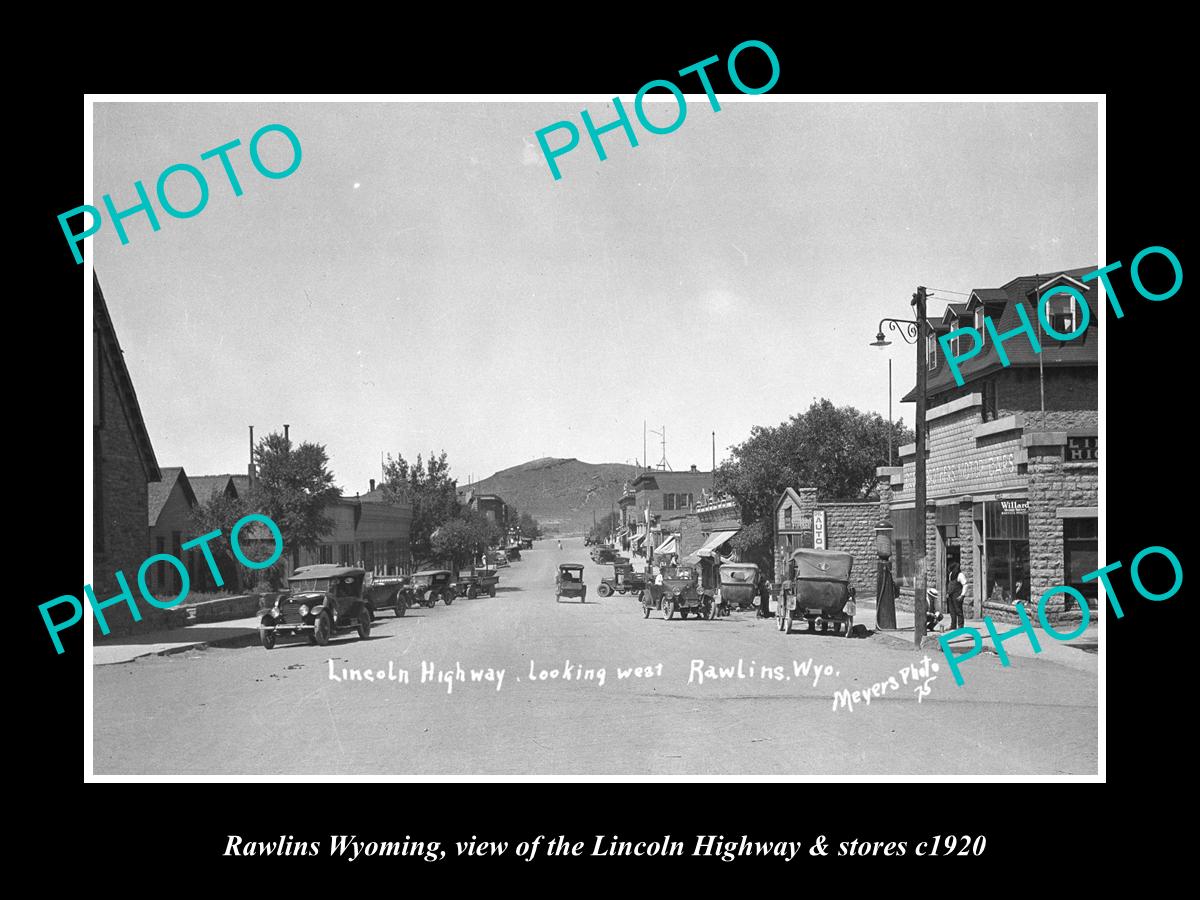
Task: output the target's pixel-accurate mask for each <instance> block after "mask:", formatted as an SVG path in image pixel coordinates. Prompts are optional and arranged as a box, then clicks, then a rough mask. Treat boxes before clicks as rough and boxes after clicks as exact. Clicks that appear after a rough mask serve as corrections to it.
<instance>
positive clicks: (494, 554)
mask: <svg viewBox="0 0 1200 900" xmlns="http://www.w3.org/2000/svg"><path fill="white" fill-rule="evenodd" d="M487 561H488V565H491V566H494V567H496V568H497V569H503V568H507V566H508V554H507V553H505V552H504V551H503V550H489V551H488V552H487Z"/></svg>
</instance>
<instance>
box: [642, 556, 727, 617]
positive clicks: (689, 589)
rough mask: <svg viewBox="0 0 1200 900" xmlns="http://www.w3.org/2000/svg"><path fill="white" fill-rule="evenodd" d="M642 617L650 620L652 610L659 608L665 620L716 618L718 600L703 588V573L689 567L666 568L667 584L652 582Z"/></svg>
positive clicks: (644, 591) (665, 580) (664, 570)
mask: <svg viewBox="0 0 1200 900" xmlns="http://www.w3.org/2000/svg"><path fill="white" fill-rule="evenodd" d="M640 599H641V601H642V616H643V617H645V618H647V619H648V618H650V611H651V610H652V609H658V610H660V611H661V612H662V616H663V618H664V619H673V618H675V613H679V618H681V619H686V618H687V617H688V615H689V614H691V615H693V616H695V617H696V618H697V619H712V618H715V617H716V615H717V604H716V602H715V597H714V596H713V595H712V594H711V593H709V592H708V591H707V590H702V589H701V586H700V578H699V573H697V572H696V570H695V569H692V568H690V567H688V566H678V567H666V568H664V569H663V583H662V584H661V585H659V584H654V583H650V584H648V585H646V588H645V590H643V591H642V593H641V596H640Z"/></svg>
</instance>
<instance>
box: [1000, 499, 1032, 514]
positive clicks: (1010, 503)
mask: <svg viewBox="0 0 1200 900" xmlns="http://www.w3.org/2000/svg"><path fill="white" fill-rule="evenodd" d="M1000 514H1001V515H1004V516H1025V515H1028V514H1029V501H1028V500H1001V501H1000Z"/></svg>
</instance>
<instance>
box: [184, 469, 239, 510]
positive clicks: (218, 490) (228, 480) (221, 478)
mask: <svg viewBox="0 0 1200 900" xmlns="http://www.w3.org/2000/svg"><path fill="white" fill-rule="evenodd" d="M188 481H189V482H190V483H191V485H192V492H193V493H194V494H195V495H196V502H197V503H207V502H208V501H209V500H210V499H212V496H213V494H230V495H231V496H234V497H236V496H237V495H238V493H237V488H236V487H234V484H233V476H232V475H189V476H188Z"/></svg>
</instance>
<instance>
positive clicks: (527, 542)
mask: <svg viewBox="0 0 1200 900" xmlns="http://www.w3.org/2000/svg"><path fill="white" fill-rule="evenodd" d="M520 546H521V549H522V550H532V549H533V538H521V545H520Z"/></svg>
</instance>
